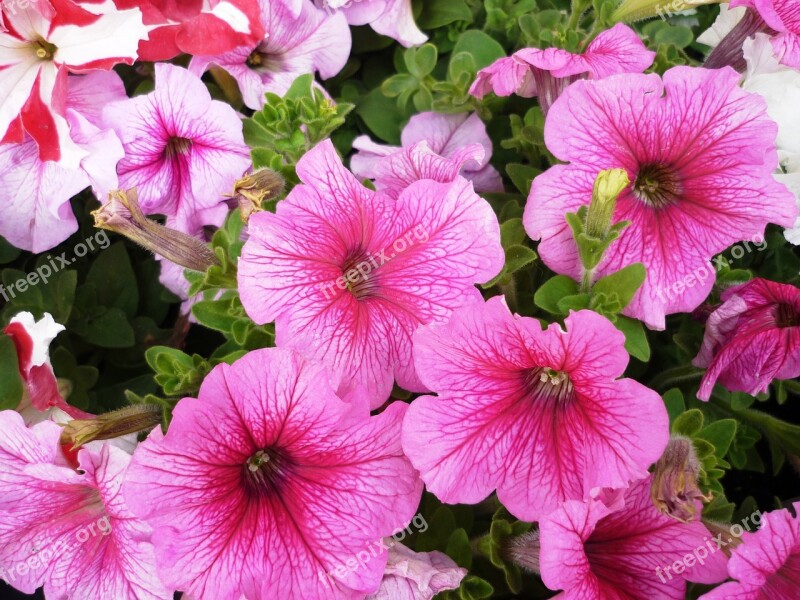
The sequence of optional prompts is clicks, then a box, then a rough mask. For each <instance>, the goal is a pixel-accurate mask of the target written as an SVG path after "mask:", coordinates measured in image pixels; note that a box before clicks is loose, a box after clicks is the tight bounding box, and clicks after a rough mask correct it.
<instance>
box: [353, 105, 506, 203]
mask: <svg viewBox="0 0 800 600" xmlns="http://www.w3.org/2000/svg"><path fill="white" fill-rule="evenodd" d="M400 140H401V143H402V148H399V147H397V146H383V145H381V144H376V143H374V142H373V141H372V140H370V139H369V138H368V137H367V136H365V135H362V136H359V137H357V138H356V139H355V141H353V148H355V149H356V150H358V152H356V153H355V154H354V155H353V157H352V158H351V159H350V168H351V169H352V171H353V173H354V174H355V175H356V176H358V177H361V178H362V179H377V178H378V176H379V174H380V172H381V171H380V166H381V164H383V163H385V162H390V161H386V157H390V156H397V153H398V152H400V151H401V150H402V149H408V148H410V147H411V146H414V145H415V144H418V143H420V142H426V143H427V145H428V148H430V150H431V151H432V152H434V153H436V154H439V155H440V156H443V157H444V158H450V159H454V160H457V161H462V160H463V161H464V164H463V167H462V168H461V175H463V176H464V178H465V179H468V180H470V181H471V182H472V184H473V185H474V186H475V191H476V192H478V193H492V192H502V191H503V180H502V178H501V177H500V174H499V173H498V172H497V170H496V169H495V168H494V167H492V166H491V165H490V164H489V160H490V159H491V158H492V141H491V140H490V139H489V136H488V135H487V134H486V125H484V123H483V121H481V119H480V117H479V116H478V115H477V114H474V113H473V114H470V115H467V114H465V113H462V114H456V115H445V114H439V113H434V112H424V113H420V114H418V115H414V116H413V117H411V119H410V120H409V121H408V124H407V125H406V126H405V127H404V128H403V132H402V134H401V138H400ZM474 144H479V145H480V147H481V149H482V150H483V152H482V155H480V156H478V154H479V152H474V151H473V150H472V149H473V146H474ZM468 149H469V150H470V151H472V154H470V155H468V156H464V152H465V150H468ZM462 157H464V158H463V159H462ZM377 187H378V189H381V188H380V185H378V186H377Z"/></svg>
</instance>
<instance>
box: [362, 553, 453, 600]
mask: <svg viewBox="0 0 800 600" xmlns="http://www.w3.org/2000/svg"><path fill="white" fill-rule="evenodd" d="M466 574H467V570H466V569H462V568H460V567H459V566H458V565H457V564H456V563H455V562H454V561H453V559H451V558H450V557H449V556H447V555H446V554H442V553H441V552H414V551H413V550H411V549H410V548H408V547H406V546H404V545H403V544H398V543H395V544H394V545H393V546H392V547H391V548H390V549H389V561H388V562H387V564H386V572H385V573H384V574H383V581H381V587H380V588H378V591H377V592H375V593H374V594H372V595H370V596H367V600H431V599H432V598H433V597H434V596H435V595H436V594H438V593H439V592H443V591H445V590H455V589H458V587H459V586H460V585H461V580H462V579H464V576H465V575H466Z"/></svg>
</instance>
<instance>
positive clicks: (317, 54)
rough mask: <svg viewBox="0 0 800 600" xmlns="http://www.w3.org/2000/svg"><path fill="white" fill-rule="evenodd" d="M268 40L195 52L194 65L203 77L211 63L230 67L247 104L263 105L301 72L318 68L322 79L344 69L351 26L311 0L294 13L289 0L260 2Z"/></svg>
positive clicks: (263, 0)
mask: <svg viewBox="0 0 800 600" xmlns="http://www.w3.org/2000/svg"><path fill="white" fill-rule="evenodd" d="M260 2H261V24H262V26H263V28H264V30H265V31H266V36H265V37H264V39H263V40H262V41H261V42H260V43H258V44H257V45H255V46H253V45H250V46H240V47H238V48H236V49H234V50H231V51H230V52H226V53H224V54H218V55H213V56H195V57H194V58H193V59H192V62H191V63H190V64H189V69H190V70H191V71H192V73H195V74H196V75H198V76H200V75H202V74H203V73H204V72H205V71H207V70H208V69H209V68H210V67H213V66H217V67H221V68H223V69H225V70H226V71H227V72H228V73H230V74H231V75H232V76H233V77H234V78H235V79H236V81H237V82H238V83H239V89H240V90H241V92H242V99H243V100H244V103H245V104H246V105H247V106H249V107H250V108H252V109H254V110H258V109H260V108H261V107H262V106H264V94H265V93H266V92H272V93H275V94H278V95H283V94H285V93H286V91H287V90H288V89H289V87H290V86H291V85H292V82H293V81H294V80H295V79H296V78H297V77H299V76H300V75H305V74H307V73H313V72H315V71H317V72H319V74H320V76H321V77H322V78H323V79H328V78H329V77H333V76H334V75H336V74H337V73H338V72H339V71H341V70H342V67H344V65H345V63H346V62H347V59H348V57H349V56H350V44H351V40H350V29H349V28H348V26H347V21H346V20H345V18H344V16H343V15H341V14H338V13H337V14H333V15H328V14H327V13H326V12H325V11H324V10H322V9H318V8H316V7H315V6H314V5H313V4H312V3H311V0H303V1H302V4H301V10H300V12H299V14H293V11H292V6H291V3H290V2H289V1H288V0H260Z"/></svg>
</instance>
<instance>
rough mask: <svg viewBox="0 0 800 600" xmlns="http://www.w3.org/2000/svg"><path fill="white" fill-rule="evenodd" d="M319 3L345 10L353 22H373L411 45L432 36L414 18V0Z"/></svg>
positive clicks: (378, 30) (319, 0)
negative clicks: (421, 28)
mask: <svg viewBox="0 0 800 600" xmlns="http://www.w3.org/2000/svg"><path fill="white" fill-rule="evenodd" d="M316 4H317V6H319V7H320V8H324V9H325V10H326V11H328V12H329V13H330V12H333V11H340V12H342V13H344V15H345V16H346V17H347V22H348V23H350V25H369V26H370V27H372V29H373V30H374V31H375V32H376V33H380V34H381V35H385V36H387V37H390V38H392V39H394V40H397V41H398V42H400V43H401V44H402V45H403V46H405V47H407V48H408V47H409V46H417V45H419V44H424V43H425V40H427V39H428V38H427V36H426V35H425V34H424V33H422V31H420V29H419V27H417V24H416V23H415V22H414V12H413V9H412V7H411V0H356V1H354V0H316Z"/></svg>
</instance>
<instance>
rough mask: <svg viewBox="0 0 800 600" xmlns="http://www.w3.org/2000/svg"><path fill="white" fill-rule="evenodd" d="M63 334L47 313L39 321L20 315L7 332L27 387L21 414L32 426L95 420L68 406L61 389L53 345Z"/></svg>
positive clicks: (62, 329) (20, 405)
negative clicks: (56, 372)
mask: <svg viewBox="0 0 800 600" xmlns="http://www.w3.org/2000/svg"><path fill="white" fill-rule="evenodd" d="M62 331H64V326H63V325H60V324H59V323H56V322H55V320H54V319H53V316H52V315H51V314H50V313H45V314H44V316H43V317H42V318H41V319H39V320H38V321H37V320H36V319H34V317H33V315H32V314H31V313H29V312H21V313H18V314H17V315H15V316H14V317H12V319H11V321H10V322H9V324H8V325H6V327H5V329H3V333H5V334H6V335H7V336H9V337H10V338H11V340H12V341H13V342H14V347H15V348H16V350H17V359H18V360H19V374H20V376H21V377H22V381H23V383H24V388H23V395H22V400H21V401H20V403H19V406H18V407H17V412H19V413H20V414H21V415H22V416H23V418H24V419H25V422H26V423H27V424H28V425H31V424H33V423H38V422H39V421H44V420H47V419H51V420H55V421H58V422H65V421H66V420H68V419H69V418H70V417H71V418H73V419H86V418H91V417H92V415H90V414H88V413H85V412H83V411H82V410H79V409H77V408H75V407H74V406H70V405H69V404H67V403H66V401H65V400H64V398H63V397H62V396H61V391H60V390H59V389H58V381H57V380H56V376H55V373H53V366H52V364H51V363H50V344H51V342H52V341H53V340H54V339H55V337H56V336H57V335H58V334H59V333H61V332H62Z"/></svg>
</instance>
